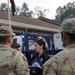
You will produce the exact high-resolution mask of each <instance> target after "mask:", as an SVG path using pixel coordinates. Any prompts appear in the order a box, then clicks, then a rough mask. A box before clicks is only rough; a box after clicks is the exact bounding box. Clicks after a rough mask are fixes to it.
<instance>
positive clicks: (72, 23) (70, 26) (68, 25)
mask: <svg viewBox="0 0 75 75" xmlns="http://www.w3.org/2000/svg"><path fill="white" fill-rule="evenodd" d="M61 32H69V33H75V18H70V19H67V20H65V21H63V22H62V24H61Z"/></svg>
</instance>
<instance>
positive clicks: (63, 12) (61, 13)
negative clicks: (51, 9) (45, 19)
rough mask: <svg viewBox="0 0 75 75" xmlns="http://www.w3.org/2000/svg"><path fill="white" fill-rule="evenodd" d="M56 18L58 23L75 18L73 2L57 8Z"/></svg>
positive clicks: (74, 4)
mask: <svg viewBox="0 0 75 75" xmlns="http://www.w3.org/2000/svg"><path fill="white" fill-rule="evenodd" d="M56 13H57V15H56V17H55V19H56V20H57V21H59V22H62V21H63V20H65V19H68V18H74V17H75V2H73V3H71V2H69V3H67V4H66V5H65V6H63V7H61V6H59V7H58V8H57V10H56Z"/></svg>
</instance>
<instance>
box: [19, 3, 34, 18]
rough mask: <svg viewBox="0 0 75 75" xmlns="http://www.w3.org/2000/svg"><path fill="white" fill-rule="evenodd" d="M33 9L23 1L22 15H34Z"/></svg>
mask: <svg viewBox="0 0 75 75" xmlns="http://www.w3.org/2000/svg"><path fill="white" fill-rule="evenodd" d="M32 13H33V11H29V8H28V5H27V4H26V3H23V5H22V7H21V12H20V15H22V16H26V17H32Z"/></svg>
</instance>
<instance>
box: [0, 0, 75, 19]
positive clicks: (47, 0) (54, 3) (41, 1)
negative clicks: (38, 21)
mask: <svg viewBox="0 0 75 75" xmlns="http://www.w3.org/2000/svg"><path fill="white" fill-rule="evenodd" d="M73 1H75V0H14V2H15V4H16V6H22V4H23V3H24V2H25V3H26V4H27V5H28V8H29V9H30V10H34V8H35V7H37V6H39V7H42V8H44V9H49V12H48V13H47V15H46V18H49V19H54V18H55V15H56V9H57V8H58V7H59V6H61V7H63V6H64V5H66V4H67V3H68V2H73ZM2 2H5V3H8V0H0V4H1V3H2Z"/></svg>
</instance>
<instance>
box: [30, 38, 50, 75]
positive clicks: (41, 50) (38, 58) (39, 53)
mask: <svg viewBox="0 0 75 75" xmlns="http://www.w3.org/2000/svg"><path fill="white" fill-rule="evenodd" d="M45 50H46V43H45V41H44V40H43V39H36V40H35V51H36V54H35V55H33V57H32V60H31V66H33V67H34V65H35V63H37V64H38V65H35V67H38V66H39V68H42V65H43V64H44V63H45V62H46V61H47V60H48V59H49V58H50V56H49V55H48V54H47V53H46V52H45ZM40 71H41V70H40ZM37 73H39V72H37ZM41 73H42V72H41ZM41 73H40V74H37V75H41Z"/></svg>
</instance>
